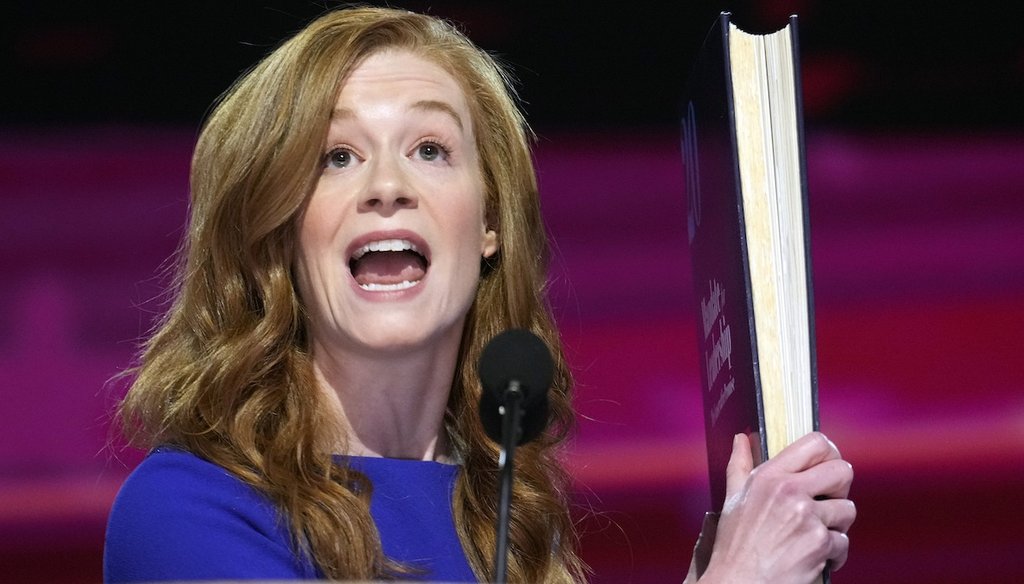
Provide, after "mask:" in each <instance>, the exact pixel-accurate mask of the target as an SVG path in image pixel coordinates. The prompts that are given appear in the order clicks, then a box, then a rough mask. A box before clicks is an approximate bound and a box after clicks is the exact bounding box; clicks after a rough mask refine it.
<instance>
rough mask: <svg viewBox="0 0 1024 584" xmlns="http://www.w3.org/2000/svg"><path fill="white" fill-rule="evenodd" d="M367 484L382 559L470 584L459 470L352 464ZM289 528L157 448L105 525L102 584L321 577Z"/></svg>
mask: <svg viewBox="0 0 1024 584" xmlns="http://www.w3.org/2000/svg"><path fill="white" fill-rule="evenodd" d="M347 461H348V462H349V464H350V465H351V466H352V467H353V468H356V469H358V470H360V471H362V472H363V473H365V474H366V475H367V476H368V477H369V478H370V481H371V482H372V483H373V496H372V498H371V501H370V513H371V515H372V516H373V519H374V521H375V523H376V525H377V529H378V531H379V532H380V536H381V544H382V546H383V548H384V553H385V554H386V555H387V556H388V557H389V558H391V559H393V560H396V561H398V562H401V563H403V564H406V565H408V566H412V567H415V568H421V569H423V571H424V572H423V573H422V574H417V577H421V578H422V579H424V580H434V581H447V582H475V581H476V577H475V576H474V574H473V571H472V569H471V568H470V567H469V563H468V562H467V561H466V557H465V554H464V553H463V551H462V546H461V545H460V543H459V539H458V535H457V534H456V532H455V523H454V520H453V518H452V493H453V492H454V487H455V479H456V478H457V477H458V473H459V470H460V468H461V467H459V466H455V465H448V464H441V463H437V462H429V461H418V460H398V459H390V458H371V457H349V458H347ZM290 538H291V536H290V533H289V531H288V525H287V521H286V520H285V519H283V517H282V516H281V515H280V514H279V513H278V510H277V508H276V507H275V506H274V505H273V503H271V502H270V500H268V499H267V498H266V497H265V496H264V495H262V494H261V493H260V492H259V491H257V490H256V489H254V488H253V487H251V486H250V485H248V484H247V483H244V482H242V481H241V480H239V479H238V478H236V477H235V476H234V475H232V474H231V473H229V472H228V471H226V470H224V469H223V468H221V467H220V466H217V465H216V464H213V463H211V462H208V461H206V460H203V459H201V458H199V457H197V456H195V455H193V454H191V453H189V452H185V451H182V450H179V449H176V448H172V447H160V448H157V449H155V450H154V451H153V452H152V453H150V454H149V456H147V457H146V459H145V460H144V461H143V462H142V463H141V464H140V465H139V466H138V467H137V468H136V469H135V470H134V471H133V472H132V473H131V475H129V477H128V480H127V481H125V483H124V485H123V486H122V487H121V490H120V492H119V493H118V495H117V498H116V499H115V501H114V506H113V508H112V509H111V512H110V518H109V521H108V523H107V537H106V544H105V546H104V553H103V576H104V581H105V582H153V581H161V580H179V581H180V580H257V579H258V580H297V579H317V578H321V577H322V574H320V573H319V571H318V570H317V568H316V566H315V565H314V563H313V562H312V561H311V559H310V558H308V557H302V556H299V555H296V554H295V553H294V551H293V549H292V546H291V543H290Z"/></svg>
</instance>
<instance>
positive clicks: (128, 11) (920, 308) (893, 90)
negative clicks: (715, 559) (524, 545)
mask: <svg viewBox="0 0 1024 584" xmlns="http://www.w3.org/2000/svg"><path fill="white" fill-rule="evenodd" d="M331 5H333V3H327V2H305V1H292V2H282V1H276V2H275V1H268V0H261V1H259V2H238V1H223V2H197V1H181V2H162V3H142V2H137V3H114V2H110V3H104V2H89V3H80V2H70V1H67V0H51V1H48V2H29V1H28V0H16V1H14V2H8V3H7V5H6V7H5V9H4V13H3V18H2V19H0V79H3V80H4V81H3V89H2V90H0V238H2V246H0V273H2V277H0V396H2V397H0V408H2V410H0V411H2V413H3V416H2V420H3V422H2V424H0V581H4V582H7V581H9V582H97V581H99V580H100V578H101V553H102V540H103V530H104V523H105V517H106V513H107V511H108V509H109V507H110V504H111V501H112V500H113V497H114V495H115V493H116V491H117V488H118V487H119V485H120V483H121V482H122V481H123V479H124V477H125V476H126V474H127V473H128V472H129V471H130V470H131V468H132V467H133V465H134V464H136V463H137V462H138V460H139V459H140V458H141V455H142V454H141V453H139V452H136V451H133V450H130V449H125V448H124V447H123V446H122V445H121V441H120V439H119V438H118V437H117V435H116V433H113V432H112V431H111V425H110V418H111V411H112V408H113V407H114V405H115V404H116V402H117V399H118V398H119V396H120V395H121V392H122V391H123V389H124V386H123V383H109V380H110V379H111V378H112V377H113V376H114V375H116V374H117V373H118V372H119V371H120V370H122V369H123V368H125V367H126V366H127V365H129V364H130V362H131V360H132V356H133V354H134V351H135V349H136V348H137V345H138V343H139V341H140V339H142V338H143V337H144V336H145V334H146V332H147V330H148V329H149V327H150V325H151V323H152V321H153V319H154V318H155V317H156V316H157V315H158V314H159V313H160V311H161V309H162V307H163V306H164V301H165V298H164V297H163V296H162V295H161V294H162V291H163V290H164V287H165V285H166V283H167V278H166V274H165V273H164V272H163V271H162V270H163V268H164V267H166V266H167V265H168V258H169V257H170V256H171V255H172V254H173V252H174V250H175V248H176V246H177V245H178V243H179V238H180V235H181V231H182V227H183V224H184V220H185V213H186V204H187V196H188V193H187V181H188V165H189V157H190V154H191V148H192V145H193V143H194V140H195V137H196V135H197V132H198V130H199V127H200V124H201V122H202V119H203V118H204V115H205V113H206V112H207V111H208V108H209V106H210V104H211V102H212V101H213V100H214V99H215V97H216V96H217V95H219V94H220V93H221V92H222V91H223V90H224V89H226V88H227V87H228V85H229V84H230V83H231V82H232V81H233V80H234V79H235V78H236V77H237V76H238V75H239V74H240V73H241V72H242V71H244V70H245V69H246V68H247V67H249V66H250V65H251V64H253V63H254V62H255V61H256V60H258V59H259V58H260V57H261V56H262V55H264V54H265V53H266V52H267V51H268V50H270V49H271V48H272V47H274V46H275V45H276V43H277V42H278V41H279V40H281V39H282V38H284V37H285V36H287V35H288V34H290V33H292V32H294V31H296V30H297V29H299V28H301V26H302V25H303V24H305V23H306V22H307V21H308V20H309V19H310V18H312V17H313V16H314V15H316V14H318V13H319V12H321V11H322V10H323V9H324V7H325V6H331ZM391 5H393V6H399V7H406V8H410V9H414V10H420V11H427V12H430V13H433V14H437V15H441V16H445V17H448V18H450V19H452V20H455V21H457V22H459V23H461V24H462V25H463V27H464V28H465V30H466V31H467V32H468V34H469V36H470V37H471V38H473V39H474V40H475V41H476V42H477V43H478V44H480V45H481V46H483V47H485V48H487V49H489V50H491V51H493V52H494V53H496V54H497V55H499V56H500V57H501V58H502V59H503V60H505V61H506V62H507V63H509V64H510V65H511V67H512V69H513V71H514V72H515V74H516V77H517V78H518V80H519V82H520V92H521V97H522V99H523V103H524V108H525V110H526V112H527V115H528V118H529V119H530V120H531V123H532V124H533V126H534V129H535V130H536V132H537V134H538V141H537V144H536V159H537V166H538V171H539V177H540V184H541V194H542V198H543V206H544V211H545V215H546V218H547V220H548V227H549V230H550V232H551V234H552V237H553V239H554V242H555V254H554V258H553V264H552V273H551V297H552V303H553V306H554V309H555V312H556V314H557V317H558V319H559V322H560V325H561V327H562V331H563V334H564V337H565V342H566V345H567V351H568V357H569V359H570V361H571V363H572V366H573V369H574V371H575V373H576V376H577V380H578V389H577V404H578V407H579V410H580V412H581V419H580V422H579V428H578V431H577V435H576V438H575V440H574V442H573V443H572V445H571V447H570V449H569V450H568V452H567V461H568V464H569V465H570V467H571V468H572V470H573V475H574V477H575V479H576V502H577V507H578V508H577V514H578V516H579V518H580V525H581V528H582V531H583V552H584V556H585V558H586V559H587V560H588V561H589V562H590V564H591V565H592V567H593V568H594V576H593V582H596V583H601V582H637V583H644V582H676V581H680V580H681V579H682V577H683V575H684V574H685V571H686V566H687V564H688V562H689V557H690V548H691V546H692V545H693V542H694V540H695V538H696V535H697V533H698V531H699V528H700V521H701V516H702V514H703V512H704V511H705V510H706V509H707V507H708V505H709V502H708V495H707V488H708V487H707V470H706V461H705V458H704V445H703V438H704V435H703V419H702V414H701V402H700V400H701V393H700V389H699V384H700V378H699V369H698V357H697V349H696V338H697V333H696V330H695V326H694V322H695V321H694V314H693V312H694V302H693V297H692V290H691V280H690V273H689V270H690V267H689V259H688V251H687V247H686V238H685V228H684V224H685V223H684V221H685V198H684V194H685V193H684V191H685V186H684V185H685V181H684V169H683V165H682V162H681V154H680V149H679V136H678V119H679V112H680V111H681V103H682V89H683V84H684V81H685V78H686V75H687V72H688V69H689V66H690V64H691V63H692V60H693V58H694V55H695V53H696V51H697V50H698V49H699V47H700V45H701V42H702V40H703V38H704V35H705V33H706V32H707V30H708V29H709V28H710V26H711V24H712V22H713V20H714V18H715V17H716V15H717V13H718V11H719V10H722V9H731V10H732V11H733V12H734V20H735V21H736V22H738V23H739V24H740V26H741V27H743V28H745V29H747V30H750V31H752V32H767V31H770V30H774V29H776V28H779V27H781V26H782V25H784V24H785V22H786V16H787V15H788V14H789V13H791V12H796V13H798V14H799V15H800V34H801V58H802V74H803V85H804V100H805V101H804V103H805V117H806V137H807V149H808V164H807V171H808V181H809V185H810V186H809V191H810V207H811V225H812V253H813V271H814V277H815V281H814V292H815V303H816V310H817V321H816V322H817V333H818V339H817V343H818V358H819V363H818V370H819V375H820V388H819V391H820V402H821V420H822V421H821V426H822V429H823V430H824V431H825V432H826V433H827V434H828V435H829V436H830V437H832V438H833V439H834V440H835V441H836V442H837V443H838V444H839V445H840V447H841V448H842V450H843V453H844V455H845V457H846V458H847V459H848V460H850V461H851V462H852V463H853V465H854V468H855V470H856V473H857V479H856V481H855V484H854V490H853V493H852V496H853V498H854V499H855V500H856V501H857V503H858V509H859V519H858V522H857V524H856V525H855V526H854V528H853V530H852V532H851V538H852V542H853V543H852V551H851V559H850V562H849V564H848V566H847V567H846V568H845V569H844V570H843V571H841V572H839V573H837V574H836V575H835V576H834V581H835V582H837V583H843V582H875V583H908V584H909V583H936V584H938V583H953V582H957V583H962V582H986V583H1011V582H1012V583H1017V582H1022V581H1024V530H1022V527H1021V526H1022V525H1024V494H1022V493H1024V359H1022V357H1021V355H1020V352H1021V350H1022V349H1024V34H1022V33H1021V20H1020V17H1019V13H1018V12H1016V6H1015V4H1014V3H1011V2H1008V1H1007V2H995V3H991V2H990V3H984V4H978V5H976V6H975V7H972V8H967V7H966V6H965V5H964V4H963V3H943V2H928V3H925V2H900V3H894V2H883V1H881V0H864V1H861V2H856V3H851V2H825V1H824V0H804V1H791V2H770V1H748V2H731V3H730V2H705V3H682V2H677V3H661V2H657V3H656V2H650V3H634V4H633V5H631V6H630V7H629V8H626V7H625V5H623V4H621V3H557V2H536V1H526V2H516V3H504V2H501V3H498V2H470V1H467V0H464V1H457V0H436V1H432V2H401V1H397V0H396V1H395V2H391ZM1014 15H1015V16H1014Z"/></svg>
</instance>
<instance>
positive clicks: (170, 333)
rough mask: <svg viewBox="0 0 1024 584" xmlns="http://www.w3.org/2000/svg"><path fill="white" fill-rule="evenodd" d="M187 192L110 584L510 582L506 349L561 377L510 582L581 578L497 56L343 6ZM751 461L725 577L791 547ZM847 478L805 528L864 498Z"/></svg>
mask: <svg viewBox="0 0 1024 584" xmlns="http://www.w3.org/2000/svg"><path fill="white" fill-rule="evenodd" d="M191 189H192V208H191V219H190V227H189V232H188V238H187V241H186V245H185V248H184V250H183V253H182V254H181V256H182V258H183V262H182V265H181V268H180V270H179V279H178V284H177V290H176V298H175V302H174V304H173V306H172V307H171V309H170V311H169V313H168V314H167V316H166V317H165V319H164V321H163V322H162V323H161V325H160V326H159V328H158V329H157V331H156V333H155V334H154V335H153V337H152V338H151V339H150V341H149V342H148V344H147V346H146V348H145V351H144V353H143V355H142V358H141V362H140V365H139V366H138V368H137V370H136V379H135V381H134V383H133V385H132V387H131V389H130V391H129V393H128V395H127V396H126V398H125V400H124V403H123V405H122V416H123V420H124V423H125V425H126V427H127V428H128V429H129V432H130V433H131V435H132V437H133V439H134V441H135V443H136V444H139V445H141V446H143V447H146V448H151V449H152V451H151V453H150V455H149V456H148V457H147V458H146V460H145V461H144V462H143V463H142V464H141V465H140V466H139V468H138V469H136V471H135V472H133V474H132V475H131V477H129V479H128V481H127V482H126V483H125V486H124V487H123V488H122V491H121V493H120V494H119V495H118V499H117V501H116V503H115V507H114V509H113V511H112V513H111V518H110V524H109V526H108V534H107V547H106V552H105V574H106V578H107V579H108V580H109V581H131V580H148V581H153V580H186V579H245V578H259V579H288V578H331V579H373V578H424V579H431V580H445V581H466V580H489V579H492V574H491V570H492V567H491V566H490V562H491V558H492V556H493V550H494V545H495V537H494V533H493V531H494V524H495V517H496V514H497V510H496V498H497V497H496V492H497V478H498V475H497V468H496V467H497V464H496V461H497V458H498V449H497V446H496V445H494V444H492V443H491V442H490V440H489V439H488V438H487V437H486V435H485V434H484V432H483V429H482V428H481V426H480V424H479V422H478V418H477V414H476V403H477V401H478V396H479V393H480V388H479V384H478V381H477V374H476V370H475V369H476V362H477V360H478V358H479V355H480V353H481V350H482V348H483V346H484V345H485V344H486V342H487V341H488V340H489V339H490V338H491V337H493V336H494V335H495V334H497V333H498V332H500V331H502V330H504V329H507V328H512V327H516V328H526V329H530V330H532V331H533V332H535V333H537V334H538V335H539V336H540V337H541V338H542V339H544V341H545V342H546V343H547V344H548V346H549V347H550V348H551V349H552V352H553V353H554V355H555V370H556V373H555V380H554V382H553V387H552V390H551V394H550V399H551V414H550V417H551V423H550V424H549V429H548V430H547V431H546V433H545V434H544V435H543V436H542V437H541V438H539V439H538V440H536V441H535V442H533V443H530V444H528V445H525V446H523V447H522V448H521V449H520V451H519V455H518V456H517V461H516V462H517V466H516V472H517V475H516V484H515V487H514V494H513V508H512V511H511V517H512V519H511V530H510V547H511V553H510V557H509V580H510V581H516V582H575V581H581V580H583V568H582V565H581V562H580V560H579V558H578V557H577V555H576V539H575V534H574V533H573V530H572V525H571V521H570V517H569V513H568V510H567V509H568V506H567V500H566V494H565V493H566V487H567V480H566V477H565V475H564V473H563V472H562V470H561V468H560V466H559V464H558V460H557V456H556V451H557V448H558V446H559V444H560V443H561V442H562V440H563V438H564V437H565V435H566V432H567V430H568V428H569V426H570V424H571V420H572V415H571V410H570V407H569V390H570V387H571V380H570V376H569V373H568V370H567V368H566V365H565V362H564V359H563V357H562V352H561V350H560V344H559V340H558V335H557V333H556V331H555V328H554V325H553V323H552V319H551V317H550V314H549V312H548V309H547V306H546V304H545V299H544V295H543V284H544V275H545V273H544V270H545V258H546V255H547V248H546V240H545V233H544V229H543V225H542V223H541V220H540V213H539V207H538V201H537V187H536V182H535V178H534V173H533V168H532V164H531V159H530V153H529V149H528V132H527V129H526V125H525V123H524V121H523V119H522V117H521V114H520V113H519V111H518V109H517V107H516V105H515V102H514V100H513V98H512V97H511V91H510V89H509V87H508V84H507V82H506V79H505V77H504V75H503V73H502V70H501V69H500V67H498V66H497V65H496V64H495V63H494V61H493V60H492V59H491V58H489V57H488V56H487V55H486V53H483V52H482V51H480V50H479V49H477V48H476V47H474V46H473V45H472V44H471V43H470V42H469V41H468V40H467V39H465V37H463V36H462V35H461V34H460V33H458V32H457V31H456V30H455V29H453V28H452V27H451V26H449V25H447V24H445V23H443V22H441V21H439V20H436V19H433V18H430V17H426V16H422V15H416V14H411V13H407V12H402V11H396V10H387V9H373V8H361V9H351V10H342V11H336V12H330V13H328V14H326V15H324V16H322V17H321V18H319V19H318V20H316V21H314V22H313V23H312V24H310V25H309V26H308V27H307V28H306V29H304V30H303V31H302V32H300V33H299V34H298V35H296V36H295V37H294V38H292V39H291V40H289V41H287V42H286V43H285V44H283V45H282V46H281V47H280V48H278V49H277V50H276V51H274V52H273V53H272V54H271V55H270V56H268V57H267V58H266V59H265V60H264V61H262V62H261V63H260V64H259V65H257V66H256V67H255V68H254V69H253V70H252V71H251V72H249V73H248V74H247V75H245V76H244V77H243V78H242V79H241V80H240V81H239V82H238V83H237V84H236V85H235V86H234V87H233V88H232V89H231V90H230V91H229V92H228V93H227V94H226V96H225V97H224V99H223V100H222V101H221V103H220V104H219V106H218V107H217V109H216V110H215V111H214V113H213V114H212V116H211V118H210V119H209V121H208V122H207V124H206V126H205V128H204V130H203V132H202V135H201V136H200V138H199V142H198V144H197V147H196V151H195V154H194V157H193V167H192V181H191ZM821 443H823V441H818V442H815V444H821ZM833 450H834V449H833ZM747 455H748V456H749V452H748V453H747ZM814 456H818V457H821V456H828V460H839V459H838V455H837V454H834V455H833V454H821V455H819V454H815V455H814ZM734 458H735V459H736V460H737V461H739V462H737V463H736V465H734V468H733V469H732V471H731V472H732V474H733V475H734V476H732V477H731V479H730V480H731V484H732V490H733V492H734V497H733V500H734V508H735V509H730V510H729V512H728V513H727V514H726V515H725V516H723V518H722V521H721V527H720V530H719V538H718V542H717V543H716V546H715V552H714V554H713V555H712V559H711V564H710V566H709V568H708V572H707V578H712V579H713V578H730V577H733V576H734V575H735V574H740V573H743V572H730V570H729V569H728V567H727V566H726V564H725V563H724V560H730V561H731V562H733V563H734V564H735V565H737V566H741V567H745V568H751V565H750V563H749V562H748V563H747V564H743V563H742V562H740V561H739V560H738V559H737V557H738V556H740V555H742V553H743V550H744V549H745V546H746V544H745V543H744V542H747V541H748V540H746V539H745V536H746V534H748V533H750V534H757V535H761V536H763V535H764V533H762V532H764V531H767V530H769V529H772V528H773V527H772V524H765V522H764V517H763V514H760V515H756V516H755V514H754V513H753V512H752V508H751V507H750V506H748V505H746V504H745V503H744V502H743V499H744V498H745V496H746V494H747V493H748V492H749V493H751V494H752V498H753V499H757V496H760V494H761V493H763V492H767V493H769V494H771V493H772V492H773V490H772V489H770V488H768V487H770V486H771V485H773V484H776V483H777V482H778V480H779V479H776V480H775V481H774V482H773V481H772V480H768V479H763V480H752V479H751V478H750V477H752V476H755V475H757V474H758V473H751V472H750V470H749V468H746V467H745V466H744V464H745V463H744V462H743V460H744V459H743V456H742V453H741V454H740V455H738V456H736V457H734ZM780 458H783V459H785V457H781V455H780ZM790 458H792V459H793V461H792V463H791V465H790V466H791V468H790V469H787V471H790V470H792V471H793V472H802V471H803V470H804V469H803V468H798V467H807V466H808V464H807V461H808V460H812V459H813V457H812V458H808V455H806V454H805V453H803V454H802V453H799V452H798V453H796V454H792V455H791V456H790ZM765 467H767V465H765ZM765 467H762V469H763V468H765ZM810 467H813V468H818V467H820V465H813V464H812V465H810ZM768 468H769V470H771V469H772V468H773V467H768ZM794 469H795V470H794ZM759 472H760V474H762V475H765V474H767V475H768V476H769V479H771V477H772V473H770V472H763V471H761V470H759ZM825 474H828V473H825ZM833 474H834V473H833ZM783 482H784V481H783ZM834 482H836V483H837V485H838V486H836V485H833V486H832V487H831V491H830V492H828V493H819V492H815V493H813V495H807V496H805V497H803V498H798V497H794V498H795V499H798V500H796V501H783V502H782V503H784V504H785V505H788V506H787V507H784V509H790V507H792V506H794V505H796V506H799V505H801V504H804V503H805V501H804V499H806V500H807V501H810V497H812V496H814V495H819V494H829V495H833V496H836V495H837V494H841V495H843V498H845V492H842V491H843V489H844V488H848V481H845V482H844V481H843V480H838V481H834ZM844 484H845V487H844V486H843V485H844ZM815 489H817V486H816V487H815ZM817 490H821V489H817ZM786 492H789V490H787V491H786ZM805 506H806V505H805ZM744 512H750V513H749V514H750V515H751V517H749V518H748V517H745V515H744ZM823 521H824V520H823ZM851 521H852V519H851ZM843 522H844V523H845V520H843ZM821 523H822V521H819V522H818V524H817V525H816V526H820V525H821ZM832 523H833V525H830V526H829V527H836V529H837V530H839V531H843V532H844V531H845V528H844V527H848V525H839V524H838V522H837V521H833V522H832ZM816 526H812V527H816ZM801 529H803V530H806V529H807V525H804V526H802V527H801ZM776 531H777V530H776ZM826 531H828V530H826ZM830 533H831V532H830ZM775 539H778V538H775ZM737 546H738V547H737ZM719 550H722V551H721V552H719ZM737 550H738V553H737ZM840 555H841V556H842V557H845V549H844V550H842V552H841V554H839V553H837V552H827V553H826V552H821V551H820V550H816V551H815V554H813V557H812V558H810V559H811V560H813V561H815V562H817V561H818V559H819V557H820V560H821V562H822V563H823V562H824V560H825V559H826V558H832V559H840V558H839V556H840ZM718 558H722V559H723V561H719V560H718ZM807 561H810V560H804V562H805V563H806V562H807ZM755 568H759V567H758V566H753V568H751V569H755ZM812 568H813V566H812ZM802 569H803V568H802ZM805 571H806V570H805ZM769 574H770V575H771V574H775V573H774V572H772V573H769ZM789 574H790V575H791V574H792V573H789ZM720 581H728V580H727V579H726V580H720Z"/></svg>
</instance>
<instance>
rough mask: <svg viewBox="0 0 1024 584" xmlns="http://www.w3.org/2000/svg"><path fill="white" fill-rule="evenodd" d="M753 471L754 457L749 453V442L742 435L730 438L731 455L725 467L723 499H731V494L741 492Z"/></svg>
mask: <svg viewBox="0 0 1024 584" xmlns="http://www.w3.org/2000/svg"><path fill="white" fill-rule="evenodd" d="M752 470H754V457H753V454H751V452H750V442H748V441H747V437H746V436H745V435H743V434H737V435H735V436H733V437H732V455H731V456H730V457H729V464H728V465H726V467H725V497H726V499H728V498H730V497H732V495H733V494H735V493H739V492H741V491H742V490H743V486H744V485H745V484H746V482H747V477H748V476H749V475H750V471H752Z"/></svg>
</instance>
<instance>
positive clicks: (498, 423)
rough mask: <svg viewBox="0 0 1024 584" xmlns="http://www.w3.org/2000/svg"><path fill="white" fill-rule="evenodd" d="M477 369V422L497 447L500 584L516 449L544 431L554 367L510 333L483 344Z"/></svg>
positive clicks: (537, 346) (537, 343) (499, 583)
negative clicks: (478, 382) (478, 383)
mask: <svg viewBox="0 0 1024 584" xmlns="http://www.w3.org/2000/svg"><path fill="white" fill-rule="evenodd" d="M477 369H478V371H479V374H480V383H481V384H482V385H483V392H482V393H481V394H480V421H481V422H482V423H483V426H484V431H485V432H487V435H488V436H489V437H490V438H491V439H492V440H494V441H495V442H497V443H498V444H501V457H500V458H499V459H498V467H499V470H500V471H501V480H500V484H499V494H498V520H497V527H496V535H497V537H496V545H495V549H494V578H495V583H496V584H505V581H506V579H507V578H508V525H509V507H510V505H511V499H512V471H513V461H514V458H515V456H514V455H515V451H516V446H518V445H519V444H523V443H526V442H529V441H530V440H533V439H534V438H536V437H537V436H539V435H540V433H541V432H543V431H544V427H545V426H547V423H548V387H549V386H550V385H551V378H552V376H553V373H554V364H553V363H552V361H551V351H549V350H548V347H547V345H545V344H544V341H542V340H540V338H538V337H537V335H534V334H533V333H531V332H529V331H525V330H521V329H509V330H507V331H505V332H503V333H501V334H499V335H498V336H496V337H494V338H493V339H491V341H490V342H489V343H487V346H486V347H484V350H483V353H481V354H480V362H479V364H478V367H477Z"/></svg>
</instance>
